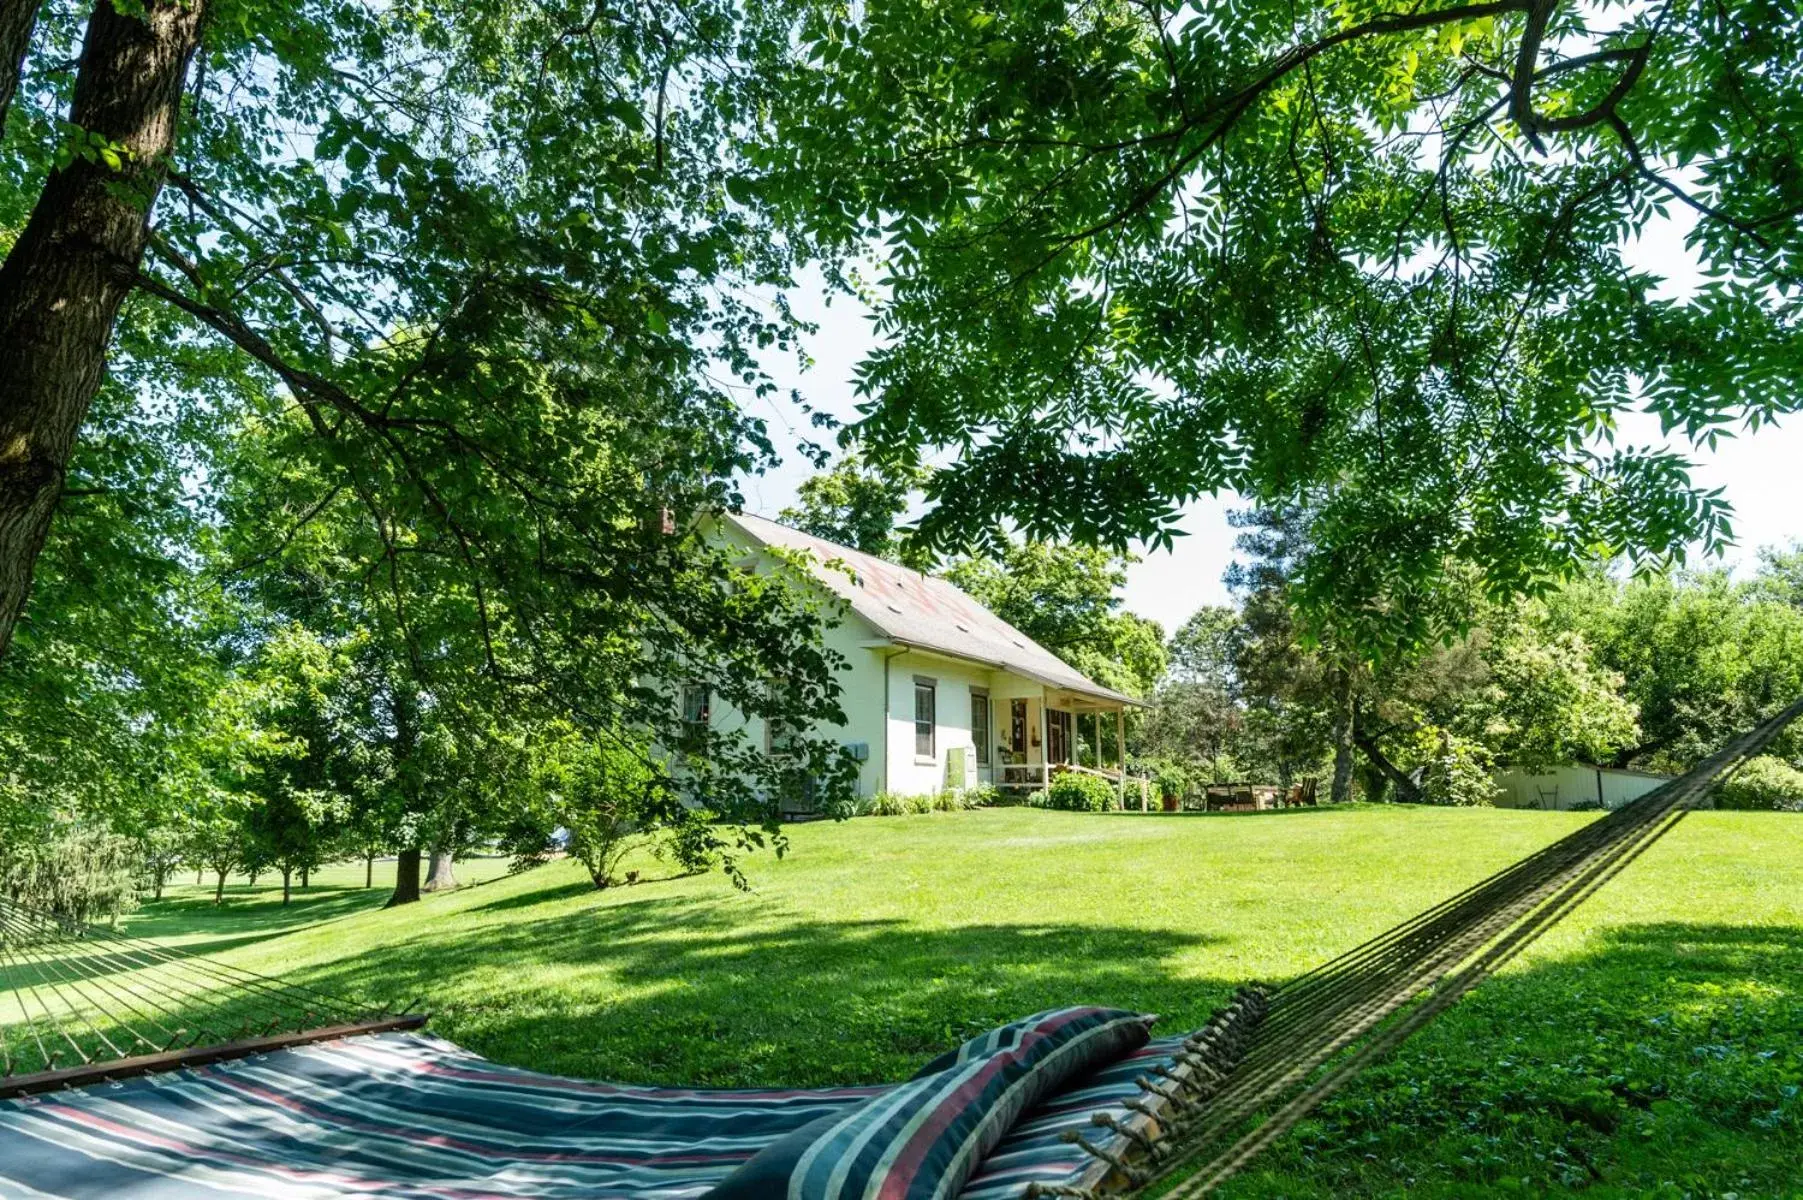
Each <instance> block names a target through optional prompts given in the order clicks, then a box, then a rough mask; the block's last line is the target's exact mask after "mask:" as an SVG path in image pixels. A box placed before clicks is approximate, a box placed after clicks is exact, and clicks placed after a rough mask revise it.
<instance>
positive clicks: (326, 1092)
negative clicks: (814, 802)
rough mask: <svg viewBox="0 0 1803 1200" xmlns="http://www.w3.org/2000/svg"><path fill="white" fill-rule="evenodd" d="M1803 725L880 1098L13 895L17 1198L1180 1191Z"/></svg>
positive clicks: (1235, 1163)
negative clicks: (246, 954)
mask: <svg viewBox="0 0 1803 1200" xmlns="http://www.w3.org/2000/svg"><path fill="white" fill-rule="evenodd" d="M1800 713H1803V700H1799V701H1798V702H1796V703H1794V704H1792V705H1790V706H1789V707H1788V708H1786V709H1784V710H1783V711H1782V712H1780V713H1778V714H1777V715H1776V716H1774V717H1772V718H1771V719H1770V720H1768V721H1766V722H1764V723H1763V724H1761V725H1760V726H1759V727H1758V728H1756V729H1754V730H1752V731H1750V732H1749V733H1747V734H1745V735H1743V736H1742V737H1739V738H1737V739H1735V740H1734V741H1733V742H1731V743H1729V744H1728V745H1727V746H1726V747H1724V748H1723V749H1722V750H1721V751H1720V752H1718V753H1717V754H1716V755H1714V756H1713V757H1711V758H1710V759H1708V760H1707V761H1705V762H1703V763H1702V764H1700V765H1699V766H1697V768H1696V769H1694V770H1693V771H1691V772H1689V773H1688V774H1686V775H1685V776H1683V777H1682V778H1680V779H1676V780H1673V781H1672V782H1671V783H1668V784H1666V785H1665V786H1663V787H1661V788H1660V789H1659V790H1657V791H1654V792H1651V793H1649V794H1647V795H1646V796H1643V797H1641V798H1640V799H1638V800H1636V801H1634V802H1632V803H1631V804H1629V805H1627V806H1625V807H1623V808H1620V809H1617V810H1615V811H1613V812H1611V813H1608V814H1606V815H1604V816H1602V817H1600V818H1598V819H1597V820H1595V821H1593V822H1591V823H1589V824H1587V825H1585V826H1584V827H1583V828H1581V829H1579V830H1577V831H1576V832H1574V833H1572V834H1570V835H1568V836H1567V837H1565V838H1562V839H1560V840H1559V841H1557V842H1554V843H1553V844H1552V845H1550V846H1547V847H1546V848H1545V849H1543V850H1541V851H1539V852H1537V853H1535V854H1533V855H1530V856H1529V857H1528V858H1525V859H1523V860H1522V861H1520V862H1518V863H1516V864H1514V865H1513V866H1511V867H1508V868H1506V869H1505V870H1503V871H1500V872H1498V873H1497V874H1495V875H1493V876H1491V877H1490V878H1488V879H1486V880H1483V881H1481V882H1479V883H1477V884H1475V885H1473V886H1472V887H1470V888H1467V889H1466V890H1465V891H1463V892H1461V893H1459V894H1458V895H1456V896H1454V897H1452V898H1450V899H1448V900H1446V901H1444V902H1443V903H1441V904H1439V905H1437V906H1435V907H1434V908H1432V909H1430V910H1428V911H1427V912H1425V913H1422V914H1421V915H1419V916H1417V917H1414V918H1412V919H1410V920H1408V921H1405V922H1403V923H1402V924H1401V925H1398V926H1397V927H1396V928H1394V929H1391V930H1389V931H1388V932H1386V933H1384V934H1382V935H1380V936H1378V937H1376V938H1374V939H1372V940H1371V941H1369V942H1367V943H1366V944H1365V945H1363V946H1360V947H1357V948H1355V949H1353V950H1351V951H1349V952H1347V953H1346V954H1344V955H1342V956H1340V957H1339V958H1337V959H1335V960H1334V961H1333V962H1331V963H1328V964H1326V965H1324V966H1322V967H1320V968H1318V969H1317V970H1315V971H1311V972H1309V973H1308V974H1306V975H1304V976H1302V977H1300V978H1298V979H1294V980H1291V981H1290V982H1288V983H1286V984H1284V985H1282V986H1281V987H1278V988H1276V989H1274V990H1269V991H1267V990H1265V989H1262V988H1247V989H1242V991H1241V993H1240V994H1239V995H1238V996H1236V998H1235V999H1234V1000H1233V1002H1232V1003H1230V1004H1229V1005H1227V1006H1226V1007H1225V1008H1224V1009H1222V1010H1221V1011H1220V1012H1219V1013H1217V1014H1216V1016H1215V1018H1214V1019H1213V1020H1211V1021H1210V1023H1209V1024H1208V1026H1206V1027H1204V1028H1203V1029H1202V1030H1199V1031H1197V1032H1195V1033H1194V1034H1191V1035H1188V1036H1185V1037H1172V1038H1162V1039H1156V1040H1150V1041H1148V1040H1146V1034H1145V1032H1144V1026H1145V1024H1146V1021H1147V1019H1145V1018H1140V1017H1137V1016H1135V1015H1133V1014H1123V1013H1116V1012H1114V1011H1113V1010H1102V1009H1070V1010H1058V1011H1056V1012H1054V1013H1044V1014H1037V1015H1036V1016H1035V1017H1032V1018H1027V1019H1025V1020H1023V1021H1022V1022H1017V1023H1015V1024H1014V1025H1011V1026H1005V1027H1003V1028H1002V1029H1001V1030H997V1031H995V1032H994V1033H992V1034H989V1035H986V1036H985V1037H983V1038H978V1039H974V1040H973V1041H972V1042H971V1043H968V1044H967V1045H966V1046H965V1047H963V1048H962V1049H961V1050H959V1051H958V1052H956V1053H954V1054H952V1055H948V1056H945V1058H943V1059H942V1060H936V1061H935V1062H934V1063H933V1064H929V1066H928V1068H926V1069H924V1070H923V1072H922V1074H921V1075H918V1076H916V1078H915V1079H914V1080H911V1081H908V1082H906V1083H902V1084H894V1085H886V1086H881V1087H862V1088H827V1089H806V1090H762V1091H743V1090H732V1091H707V1090H697V1089H682V1088H647V1087H629V1086H619V1085H612V1084H603V1083H593V1082H587V1081H582V1080H575V1079H566V1078H561V1077H558V1076H551V1075H544V1074H539V1073H536V1072H532V1071H528V1070H523V1069H520V1068H515V1067H506V1066H500V1065H497V1064H494V1063H490V1062H488V1061H487V1060H485V1059H482V1058H480V1057H478V1056H476V1055H474V1054H471V1053H469V1052H467V1051H464V1050H461V1049H459V1048H458V1047H456V1046H454V1045H452V1044H450V1043H449V1042H445V1041H443V1040H440V1039H438V1038H435V1037H432V1036H430V1035H427V1034H425V1033H422V1032H419V1027H420V1026H421V1025H422V1024H423V1023H424V1018H423V1017H421V1016H418V1015H409V1014H408V1013H407V1012H405V1011H400V1012H395V1011H390V1010H386V1009H379V1008H378V1009H370V1008H367V1007H363V1006H359V1005H355V1004H350V1003H347V1002H345V1001H343V1000H341V999H338V998H335V997H331V996H328V995H325V994H323V993H320V992H318V991H316V990H314V989H311V988H307V987H305V986H304V985H299V984H294V983H290V982H286V981H283V980H278V979H273V978H269V977H266V976H261V975H256V974H254V973H251V972H247V971H244V970H242V969H239V968H235V967H231V966H228V965H224V964H219V963H215V962H211V961H210V960H207V959H205V958H200V957H188V956H184V955H183V954H182V953H181V952H180V951H178V950H172V949H170V948H167V947H164V946H160V945H156V944H154V943H149V942H145V941H142V940H140V939H133V938H130V937H127V936H125V935H123V934H120V933H117V932H116V931H111V930H94V929H88V928H79V927H74V926H70V925H68V924H66V923H64V922H60V921H57V920H55V919H53V918H50V917H46V916H44V915H42V914H35V913H29V912H26V911H24V910H22V909H20V908H19V907H18V906H16V905H13V904H10V903H9V902H7V901H5V900H3V899H0V1198H9V1197H14V1196H18V1197H33V1198H44V1197H58V1198H66V1200H90V1198H99V1197H113V1196H144V1197H155V1198H161V1197H169V1198H173V1197H177V1196H182V1197H187V1196H196V1195H206V1196H217V1197H238V1196H243V1197H251V1196H262V1197H278V1198H283V1200H287V1198H293V1200H312V1198H314V1197H337V1196H364V1195H379V1196H382V1197H385V1198H386V1197H396V1198H402V1200H410V1198H413V1197H420V1198H428V1197H430V1198H463V1197H537V1198H559V1197H577V1196H581V1197H597V1196H619V1197H695V1196H701V1195H703V1194H706V1193H709V1192H715V1191H718V1193H719V1200H736V1198H737V1197H740V1196H755V1195H766V1194H767V1195H769V1196H772V1197H777V1196H778V1195H779V1193H780V1195H781V1196H782V1197H783V1200H791V1198H792V1200H804V1198H805V1200H812V1198H814V1197H820V1198H821V1200H839V1198H840V1197H843V1198H844V1200H850V1198H851V1195H852V1193H853V1192H856V1194H857V1195H858V1196H859V1197H863V1198H865V1200H952V1198H953V1197H963V1198H965V1200H1023V1198H1027V1197H1033V1196H1070V1197H1076V1198H1078V1200H1093V1198H1095V1197H1097V1196H1099V1195H1101V1194H1103V1193H1110V1192H1115V1193H1118V1192H1124V1191H1133V1190H1138V1189H1142V1188H1147V1187H1151V1186H1160V1187H1165V1188H1166V1191H1165V1193H1164V1194H1165V1195H1168V1196H1174V1197H1179V1198H1181V1200H1189V1198H1190V1197H1195V1196H1201V1195H1204V1194H1206V1193H1208V1192H1210V1191H1211V1190H1213V1189H1214V1188H1215V1187H1217V1186H1218V1185H1219V1184H1220V1183H1221V1182H1222V1181H1224V1180H1225V1179H1227V1178H1228V1177H1229V1176H1231V1175H1232V1174H1233V1173H1234V1172H1236V1171H1237V1170H1238V1169H1239V1168H1240V1167H1242V1166H1243V1165H1244V1164H1245V1163H1246V1162H1247V1161H1249V1160H1250V1159H1251V1158H1252V1157H1253V1156H1254V1155H1256V1154H1257V1153H1258V1152H1259V1151H1260V1150H1262V1149H1263V1148H1264V1147H1265V1146H1267V1145H1269V1144H1270V1143H1271V1142H1272V1141H1274V1140H1275V1139H1277V1138H1278V1137H1280V1136H1282V1135H1283V1134H1284V1133H1285V1132H1286V1131H1288V1130H1289V1129H1291V1128H1292V1127H1293V1126H1294V1125H1295V1124H1296V1122H1297V1121H1299V1120H1300V1119H1301V1118H1302V1117H1303V1116H1304V1115H1305V1114H1307V1113H1308V1112H1309V1111H1310V1110H1311V1109H1313V1108H1314V1107H1315V1106H1316V1105H1318V1104H1319V1103H1320V1102H1321V1101H1322V1100H1323V1099H1325V1098H1326V1097H1327V1096H1329V1095H1331V1094H1333V1093H1334V1092H1335V1091H1337V1090H1338V1089H1339V1088H1341V1087H1343V1086H1344V1085H1345V1084H1346V1083H1347V1082H1349V1081H1350V1080H1351V1079H1352V1078H1353V1077H1354V1076H1355V1075H1356V1073H1357V1072H1358V1071H1359V1070H1360V1069H1362V1068H1363V1067H1365V1066H1366V1065H1368V1064H1370V1063H1371V1062H1372V1061H1374V1060H1376V1059H1377V1058H1379V1057H1380V1056H1382V1055H1384V1054H1386V1053H1387V1052H1389V1051H1390V1050H1391V1049H1393V1048H1394V1047H1395V1046H1396V1045H1398V1044H1399V1043H1400V1042H1401V1041H1402V1040H1403V1039H1404V1038H1406V1037H1408V1036H1409V1035H1410V1034H1411V1033H1413V1032H1414V1031H1415V1030H1417V1029H1419V1028H1420V1027H1421V1026H1422V1025H1424V1024H1426V1023H1427V1022H1428V1021H1430V1020H1432V1019H1433V1017H1434V1016H1436V1015H1437V1014H1438V1013H1440V1012H1442V1011H1444V1010H1445V1009H1446V1008H1447V1007H1449V1006H1450V1005H1452V1004H1453V1003H1455V1002H1456V1001H1457V1000H1458V999H1459V998H1460V997H1461V996H1463V995H1465V994H1466V993H1467V992H1469V991H1470V990H1471V989H1472V988H1473V987H1475V986H1477V985H1478V984H1479V983H1480V982H1482V980H1484V979H1485V978H1487V977H1488V976H1489V975H1491V974H1493V973H1494V972H1495V971H1497V970H1498V969H1500V968H1501V967H1502V966H1503V965H1504V964H1505V963H1507V962H1508V961H1510V960H1511V959H1512V958H1513V957H1514V956H1516V955H1517V954H1519V953H1520V952H1521V951H1522V950H1523V949H1524V948H1525V947H1526V946H1527V945H1529V944H1530V943H1531V942H1532V941H1533V940H1534V939H1536V938H1537V937H1539V936H1540V935H1541V934H1542V933H1544V932H1545V931H1546V930H1547V929H1548V928H1550V927H1551V926H1552V924H1553V923H1554V922H1556V921H1558V920H1559V919H1560V918H1561V917H1563V916H1564V915H1565V914H1566V913H1568V912H1570V911H1571V910H1572V909H1573V908H1574V907H1575V906H1576V905H1578V904H1580V903H1582V902H1583V901H1584V900H1585V899H1586V898H1588V897H1589V896H1590V895H1591V894H1593V893H1594V892H1595V891H1596V890H1597V889H1598V888H1599V887H1601V886H1602V885H1603V884H1604V883H1606V882H1607V881H1608V880H1609V879H1610V878H1612V877H1613V876H1614V875H1615V874H1616V873H1617V872H1619V871H1620V870H1622V869H1623V868H1624V867H1626V866H1627V865H1628V864H1629V863H1630V862H1632V861H1633V860H1634V858H1635V857H1637V856H1638V855H1639V854H1641V853H1642V852H1644V851H1645V850H1646V849H1647V847H1649V846H1650V845H1652V843H1653V842H1654V841H1656V840H1657V839H1658V838H1659V837H1661V836H1662V835H1663V834H1664V833H1666V832H1668V831H1669V830H1670V829H1671V828H1672V827H1673V826H1674V825H1675V824H1676V823H1677V821H1678V820H1680V819H1681V818H1682V816H1683V815H1684V813H1685V812H1687V811H1688V810H1689V809H1690V808H1691V807H1693V806H1695V805H1696V804H1697V803H1698V802H1699V801H1700V800H1702V799H1703V798H1704V797H1705V796H1707V794H1708V793H1709V791H1710V789H1711V788H1712V787H1713V786H1714V785H1715V784H1716V783H1717V782H1718V781H1719V780H1720V779H1721V778H1722V777H1724V776H1725V775H1726V774H1728V773H1729V772H1731V771H1732V770H1734V769H1735V768H1736V767H1738V766H1739V765H1740V764H1741V763H1743V762H1744V761H1746V760H1747V759H1748V758H1750V757H1752V756H1754V755H1756V754H1758V753H1759V752H1760V751H1761V750H1762V749H1764V748H1765V747H1766V746H1767V745H1768V744H1769V743H1770V742H1771V741H1772V740H1773V739H1774V738H1775V737H1777V736H1778V734H1779V733H1780V732H1782V731H1783V729H1784V727H1785V726H1786V725H1788V724H1789V723H1790V722H1791V721H1792V720H1794V719H1795V718H1796V717H1797V716H1798V715H1799V714H1800ZM1123 1031H1126V1032H1123ZM1129 1033H1130V1034H1133V1036H1132V1037H1128V1036H1127V1034H1129ZM1123 1039H1125V1040H1123ZM785 1146H789V1147H797V1148H798V1149H799V1152H798V1153H797V1154H796V1155H795V1156H794V1157H795V1161H796V1162H797V1163H799V1164H801V1165H799V1166H797V1167H796V1169H795V1171H794V1173H793V1174H787V1173H786V1172H787V1171H788V1166H787V1162H788V1160H786V1159H781V1158H780V1155H779V1156H778V1166H777V1167H776V1168H775V1169H774V1170H775V1174H772V1168H770V1166H769V1162H770V1161H771V1159H772V1155H773V1154H775V1153H776V1152H777V1151H780V1150H782V1148H783V1147H785ZM823 1155H824V1156H825V1157H824V1158H823V1157H822V1156H823ZM760 1170H761V1171H762V1174H759V1171H760ZM747 1180H751V1181H753V1182H751V1183H747V1182H746V1181H747Z"/></svg>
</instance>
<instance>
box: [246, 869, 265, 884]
mask: <svg viewBox="0 0 1803 1200" xmlns="http://www.w3.org/2000/svg"><path fill="white" fill-rule="evenodd" d="M262 873H263V868H262V867H248V868H246V869H245V872H244V874H245V875H246V876H248V877H249V879H250V886H251V887H253V888H255V887H256V886H257V876H259V875H261V874H262Z"/></svg>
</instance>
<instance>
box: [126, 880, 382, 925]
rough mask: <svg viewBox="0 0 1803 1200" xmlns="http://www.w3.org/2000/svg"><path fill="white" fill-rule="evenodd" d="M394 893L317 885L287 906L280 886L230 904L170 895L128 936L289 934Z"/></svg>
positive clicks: (134, 920) (141, 915)
mask: <svg viewBox="0 0 1803 1200" xmlns="http://www.w3.org/2000/svg"><path fill="white" fill-rule="evenodd" d="M388 896H389V889H387V888H384V887H373V888H364V887H333V886H328V885H324V884H317V883H316V884H314V885H313V886H312V887H310V888H308V889H307V890H306V891H304V892H303V891H301V890H300V887H299V886H298V885H297V886H296V887H295V889H294V892H293V899H292V900H291V902H290V903H288V904H286V905H284V904H283V903H282V890H281V887H280V886H279V883H278V886H277V887H275V888H273V889H271V888H264V887H259V888H257V889H256V891H255V892H253V893H251V894H250V895H248V896H247V895H245V894H243V893H242V892H240V893H239V894H237V895H234V894H233V893H232V892H231V891H230V890H229V889H228V890H227V891H226V894H225V903H224V904H222V905H216V904H214V903H213V895H212V893H211V892H208V893H207V894H206V895H204V896H198V895H184V896H165V897H163V899H161V900H152V901H150V902H148V903H146V904H145V905H144V906H143V907H142V908H140V909H138V910H137V911H136V912H134V913H132V914H131V915H130V916H129V917H127V918H126V919H125V921H124V923H123V925H122V928H123V930H124V932H126V933H129V934H130V935H131V936H133V937H143V938H172V937H181V936H183V935H185V934H188V933H198V932H208V933H211V932H214V931H216V930H218V929H219V928H220V927H221V926H222V925H226V924H229V926H230V927H231V929H233V930H234V931H236V932H239V933H268V934H270V935H274V934H279V933H287V932H290V931H291V930H293V929H295V928H298V927H299V926H302V925H317V924H320V923H321V922H324V921H331V920H336V919H337V918H339V917H347V916H350V915H351V914H353V913H359V912H363V911H365V910H367V909H371V908H380V907H381V906H382V905H383V904H384V903H386V902H387V900H388Z"/></svg>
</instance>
